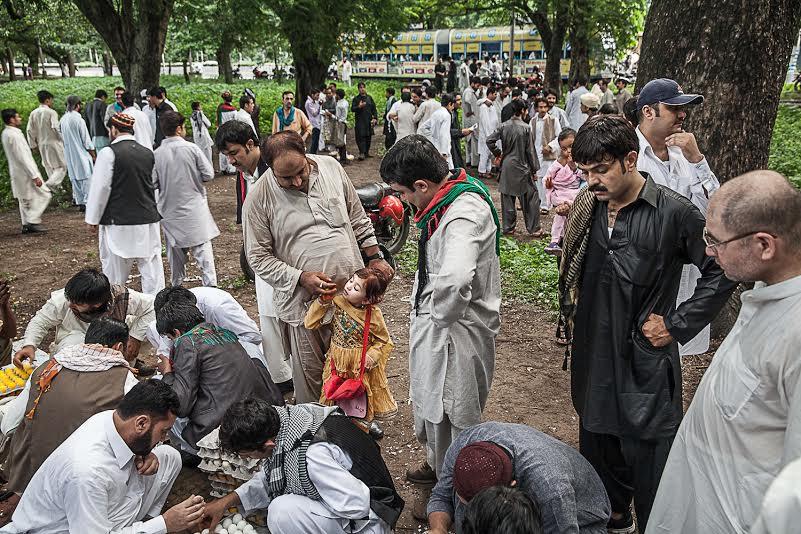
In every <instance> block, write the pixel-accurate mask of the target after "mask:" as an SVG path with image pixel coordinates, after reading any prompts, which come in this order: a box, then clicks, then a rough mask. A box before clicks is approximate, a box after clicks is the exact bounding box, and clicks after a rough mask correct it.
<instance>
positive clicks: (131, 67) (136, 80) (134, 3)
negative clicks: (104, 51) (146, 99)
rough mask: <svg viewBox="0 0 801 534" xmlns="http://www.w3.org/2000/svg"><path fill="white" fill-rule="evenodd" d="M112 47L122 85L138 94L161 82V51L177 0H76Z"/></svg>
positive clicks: (76, 3) (82, 11)
mask: <svg viewBox="0 0 801 534" xmlns="http://www.w3.org/2000/svg"><path fill="white" fill-rule="evenodd" d="M73 3H74V4H75V5H76V6H78V9H79V10H80V11H81V13H83V15H84V16H85V17H86V19H87V20H88V21H89V22H90V23H91V24H92V26H93V27H94V28H95V30H97V32H98V33H99V34H100V36H101V37H102V38H103V41H105V43H106V45H107V46H108V47H109V50H110V51H111V53H112V55H113V56H114V59H115V60H116V62H117V66H118V67H119V69H120V74H121V75H122V81H123V85H125V87H126V88H127V89H128V90H129V91H130V92H132V93H133V94H135V95H138V94H139V92H140V91H141V90H142V89H144V88H148V89H149V88H151V87H153V86H156V85H158V82H159V74H160V70H161V54H162V52H163V51H164V42H165V38H166V36H167V24H168V23H169V21H170V15H171V14H172V7H173V4H174V0H125V1H124V2H122V3H121V4H122V5H121V7H120V11H119V12H117V11H116V9H115V7H114V6H115V3H112V2H108V1H102V2H99V1H97V0H73Z"/></svg>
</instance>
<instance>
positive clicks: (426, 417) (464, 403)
mask: <svg viewBox="0 0 801 534" xmlns="http://www.w3.org/2000/svg"><path fill="white" fill-rule="evenodd" d="M487 109H488V110H489V112H490V113H491V114H492V115H493V116H495V115H496V114H495V111H494V110H493V109H492V108H491V107H489V108H487ZM410 161H414V162H415V163H414V165H412V167H413V168H414V169H415V171H414V174H412V173H410V172H409V171H408V170H407V169H408V167H409V166H410V164H409V162H410ZM404 162H405V164H404ZM423 171H425V172H423ZM457 171H458V173H459V174H455V173H454V174H452V173H451V171H449V170H448V167H447V165H446V164H445V161H444V160H443V159H442V157H441V156H440V155H439V153H438V152H437V149H436V147H434V146H433V145H432V143H431V142H430V141H429V140H428V139H426V138H425V137H423V136H420V135H412V136H409V137H407V138H405V139H403V140H401V141H399V142H398V143H396V145H395V146H394V147H392V148H391V149H390V150H389V152H387V154H386V155H385V156H384V160H383V161H382V162H381V171H380V172H381V178H382V179H383V180H384V181H385V182H387V183H389V184H390V186H391V187H392V189H394V190H395V191H398V192H399V193H401V196H402V198H403V199H404V200H406V201H407V202H411V203H412V204H414V205H415V206H416V207H417V208H418V210H419V211H418V220H419V221H420V222H419V224H422V225H423V226H422V228H421V238H420V244H419V252H418V257H419V260H418V267H417V274H416V277H415V285H414V290H413V292H412V299H411V302H412V312H411V324H410V326H409V393H410V398H411V402H412V412H413V415H414V428H415V434H416V436H417V439H418V441H419V442H420V444H421V445H423V446H424V447H425V451H426V461H425V462H423V464H422V465H421V466H420V468H418V469H415V470H410V471H408V472H407V474H406V477H407V479H408V480H409V481H410V482H414V483H420V484H424V483H432V482H434V481H435V477H436V476H439V473H440V469H441V468H442V465H443V462H444V458H445V452H446V451H447V449H448V447H449V446H450V445H451V442H452V441H453V439H454V438H455V437H456V436H457V435H458V434H459V432H461V431H462V430H463V429H465V428H467V427H469V426H472V425H475V424H478V423H480V422H481V412H482V411H483V409H484V405H485V403H486V400H487V395H488V394H489V390H490V385H491V384H492V376H493V372H494V369H495V336H496V335H497V334H498V330H499V328H500V305H501V283H500V263H499V257H498V239H499V236H500V225H499V222H498V214H497V213H496V211H495V207H494V206H493V204H492V199H491V198H490V196H489V192H488V190H487V188H486V186H484V184H483V183H482V182H481V181H479V180H476V179H474V178H472V177H468V176H467V175H466V174H465V171H464V169H458V170H457Z"/></svg>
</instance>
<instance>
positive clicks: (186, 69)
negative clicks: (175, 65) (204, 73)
mask: <svg viewBox="0 0 801 534" xmlns="http://www.w3.org/2000/svg"><path fill="white" fill-rule="evenodd" d="M181 65H182V66H183V68H184V82H186V83H189V82H190V81H191V80H190V79H189V58H188V57H187V56H184V59H183V61H182V62H181Z"/></svg>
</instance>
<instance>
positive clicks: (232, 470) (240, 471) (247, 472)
mask: <svg viewBox="0 0 801 534" xmlns="http://www.w3.org/2000/svg"><path fill="white" fill-rule="evenodd" d="M214 462H221V461H220V460H208V459H205V458H204V459H203V460H201V461H200V465H198V466H197V467H198V469H200V470H201V471H203V472H205V473H210V474H211V475H215V474H217V475H219V474H223V475H228V476H230V477H233V478H236V479H237V480H240V481H242V482H247V481H248V480H250V479H251V478H253V475H254V474H255V473H256V471H258V469H259V468H258V466H256V468H255V469H245V468H239V467H234V466H232V465H230V464H228V462H222V465H216V464H215V463H214Z"/></svg>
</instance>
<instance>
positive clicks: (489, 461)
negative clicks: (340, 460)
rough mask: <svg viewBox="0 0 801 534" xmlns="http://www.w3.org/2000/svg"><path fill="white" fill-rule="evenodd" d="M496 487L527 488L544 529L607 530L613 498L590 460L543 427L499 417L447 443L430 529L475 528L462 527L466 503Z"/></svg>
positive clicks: (439, 533)
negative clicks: (535, 427) (495, 420)
mask: <svg viewBox="0 0 801 534" xmlns="http://www.w3.org/2000/svg"><path fill="white" fill-rule="evenodd" d="M491 486H516V487H518V488H520V489H521V490H522V491H523V492H524V493H526V494H527V495H528V496H529V497H530V498H531V500H532V501H534V502H535V503H537V506H538V508H539V510H540V513H541V514H542V527H543V528H542V530H543V532H548V533H549V534H551V533H552V534H559V533H568V532H571V533H574V532H581V533H582V534H590V533H595V534H606V524H607V522H608V520H609V515H610V513H611V508H610V505H609V499H608V498H607V496H606V491H605V490H604V486H603V484H602V483H601V480H600V478H598V475H597V474H596V472H595V470H594V469H593V467H592V466H591V465H590V464H589V462H587V461H586V460H585V459H584V458H582V456H581V455H580V454H579V452H578V451H577V450H576V449H574V448H573V447H570V446H569V445H566V444H564V443H562V442H561V441H559V440H557V439H555V438H552V437H550V436H548V435H546V434H544V433H542V432H540V431H539V430H536V429H534V428H531V427H529V426H525V425H516V424H511V423H496V422H487V423H481V424H478V425H475V426H473V427H471V428H468V429H466V430H463V431H462V432H461V433H460V434H459V435H458V436H457V437H456V439H454V441H453V443H452V444H451V446H450V447H449V448H448V452H447V453H446V455H445V462H444V465H443V466H442V470H441V471H440V475H439V480H438V482H437V485H436V486H435V487H434V489H433V490H432V493H431V499H430V500H429V501H428V522H429V524H430V525H431V530H430V533H431V534H445V533H447V532H448V529H450V528H451V526H452V525H455V528H456V534H460V533H463V532H470V531H469V530H468V531H463V530H462V524H463V518H464V517H465V508H466V505H468V504H470V503H471V501H472V500H473V497H475V496H476V495H477V494H478V493H479V492H480V491H481V490H483V489H486V488H488V487H491ZM479 532H490V531H489V530H480V531H479ZM493 532H494V531H493Z"/></svg>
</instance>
